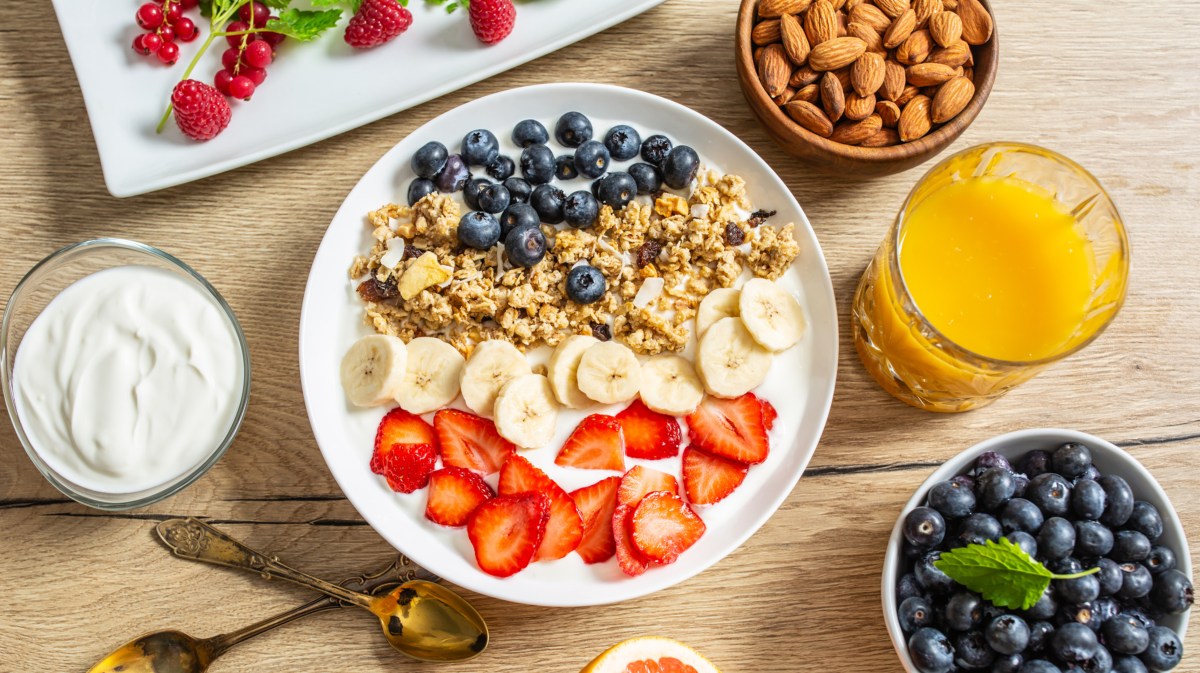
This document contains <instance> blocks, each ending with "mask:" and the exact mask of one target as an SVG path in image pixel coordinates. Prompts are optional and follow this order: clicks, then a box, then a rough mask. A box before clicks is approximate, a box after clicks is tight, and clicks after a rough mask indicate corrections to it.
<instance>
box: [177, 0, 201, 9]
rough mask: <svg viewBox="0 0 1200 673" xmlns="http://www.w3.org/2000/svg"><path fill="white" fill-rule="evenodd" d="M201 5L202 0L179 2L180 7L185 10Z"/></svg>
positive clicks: (180, 0) (182, 0) (183, 0)
mask: <svg viewBox="0 0 1200 673" xmlns="http://www.w3.org/2000/svg"><path fill="white" fill-rule="evenodd" d="M199 4H200V0H179V6H180V7H182V8H183V9H191V8H193V7H195V6H196V5H199Z"/></svg>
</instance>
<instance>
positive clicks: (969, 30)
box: [958, 0, 992, 44]
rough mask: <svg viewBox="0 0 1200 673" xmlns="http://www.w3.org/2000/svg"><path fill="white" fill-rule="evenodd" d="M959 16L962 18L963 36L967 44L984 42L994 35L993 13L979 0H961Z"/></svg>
mask: <svg viewBox="0 0 1200 673" xmlns="http://www.w3.org/2000/svg"><path fill="white" fill-rule="evenodd" d="M958 18H959V19H961V20H962V38H963V39H964V40H966V42H967V44H983V43H984V42H987V41H988V40H989V39H990V38H991V37H992V15H991V14H988V12H987V10H986V9H984V7H983V5H982V4H980V2H979V0H959V2H958Z"/></svg>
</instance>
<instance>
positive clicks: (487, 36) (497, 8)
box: [468, 0, 517, 44]
mask: <svg viewBox="0 0 1200 673" xmlns="http://www.w3.org/2000/svg"><path fill="white" fill-rule="evenodd" d="M468 12H469V14H470V17H471V30H473V31H475V37H477V38H479V41H480V42H482V43H484V44H495V43H496V42H499V41H500V40H503V39H504V38H506V37H508V34H509V33H511V32H512V29H513V22H514V21H515V20H516V18H517V9H516V7H513V3H512V0H471V5H470V7H469V8H468Z"/></svg>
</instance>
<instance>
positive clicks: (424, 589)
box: [155, 518, 488, 662]
mask: <svg viewBox="0 0 1200 673" xmlns="http://www.w3.org/2000/svg"><path fill="white" fill-rule="evenodd" d="M155 530H156V531H157V532H158V536H159V538H161V539H162V541H163V542H164V543H165V544H166V545H167V546H168V547H170V548H171V551H173V552H174V553H175V555H176V556H181V557H183V558H188V559H192V560H194V561H204V562H206V563H215V564H217V565H223V566H229V567H231V568H241V569H242V570H249V571H251V572H255V573H258V574H260V575H262V576H263V577H265V578H267V579H270V578H271V577H278V578H280V579H284V580H287V581H289V582H295V583H296V584H300V585H302V586H306V587H309V588H310V589H315V590H317V591H320V592H321V593H323V594H325V595H327V596H332V597H334V598H337V599H339V600H341V601H342V602H344V603H347V604H349V605H356V606H358V607H360V608H362V609H364V610H367V611H368V612H371V613H372V614H374V615H375V616H376V617H378V618H379V622H380V624H381V625H382V626H383V635H384V637H385V638H387V640H388V643H390V644H391V646H392V647H394V648H396V649H397V650H399V651H400V652H402V653H403V654H406V655H408V656H410V657H412V658H413V659H419V660H421V661H432V662H440V661H464V660H467V659H471V658H473V657H476V656H478V655H479V653H480V652H483V650H484V648H485V647H487V643H488V630H487V625H486V624H484V622H483V617H481V616H480V615H479V613H478V612H476V611H475V608H473V607H471V604H470V603H468V602H466V601H465V600H463V598H462V597H461V596H459V595H458V594H456V593H454V592H453V591H450V590H449V589H446V588H445V587H442V586H440V585H437V584H434V583H433V582H426V581H424V580H417V579H414V580H409V581H407V582H404V583H403V584H401V585H400V586H398V587H396V588H395V589H393V590H392V591H390V592H388V593H386V594H383V595H379V596H371V595H368V594H364V593H359V592H357V591H352V590H350V589H347V588H345V587H341V586H338V585H336V584H332V583H330V582H326V581H325V580H322V579H318V578H316V577H313V576H311V575H307V574H305V573H302V572H300V571H299V570H295V569H293V568H290V567H288V566H286V565H284V564H283V563H280V562H279V559H277V558H275V557H273V556H267V555H266V554H263V553H260V552H257V551H255V550H253V549H251V548H249V547H247V546H246V545H244V544H242V543H240V542H238V541H237V540H234V539H233V538H231V537H229V536H228V535H226V534H225V533H222V532H221V531H219V530H217V529H216V528H213V527H212V526H209V525H208V524H205V523H202V522H200V521H198V520H196V519H192V518H187V519H168V520H166V521H163V522H162V523H160V524H158V526H157V527H156V529H155Z"/></svg>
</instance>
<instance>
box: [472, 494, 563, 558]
mask: <svg viewBox="0 0 1200 673" xmlns="http://www.w3.org/2000/svg"><path fill="white" fill-rule="evenodd" d="M549 519H550V499H549V498H547V497H546V496H544V495H542V494H541V493H523V494H521V495H507V496H506V495H502V496H500V497H498V498H492V499H491V500H488V501H487V502H484V503H483V504H481V505H479V507H476V508H475V511H474V512H472V513H471V516H470V518H469V519H468V520H467V536H468V537H469V538H471V546H472V547H474V548H475V562H476V563H478V564H479V567H480V569H482V570H483V571H484V572H485V573H487V574H489V575H495V576H496V577H508V576H509V575H512V574H513V573H516V572H518V571H520V570H522V569H524V568H525V567H526V566H528V565H529V563H530V561H532V560H533V555H534V554H535V553H536V552H537V549H538V546H539V545H541V543H542V537H543V536H544V535H545V533H546V522H547V521H549Z"/></svg>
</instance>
